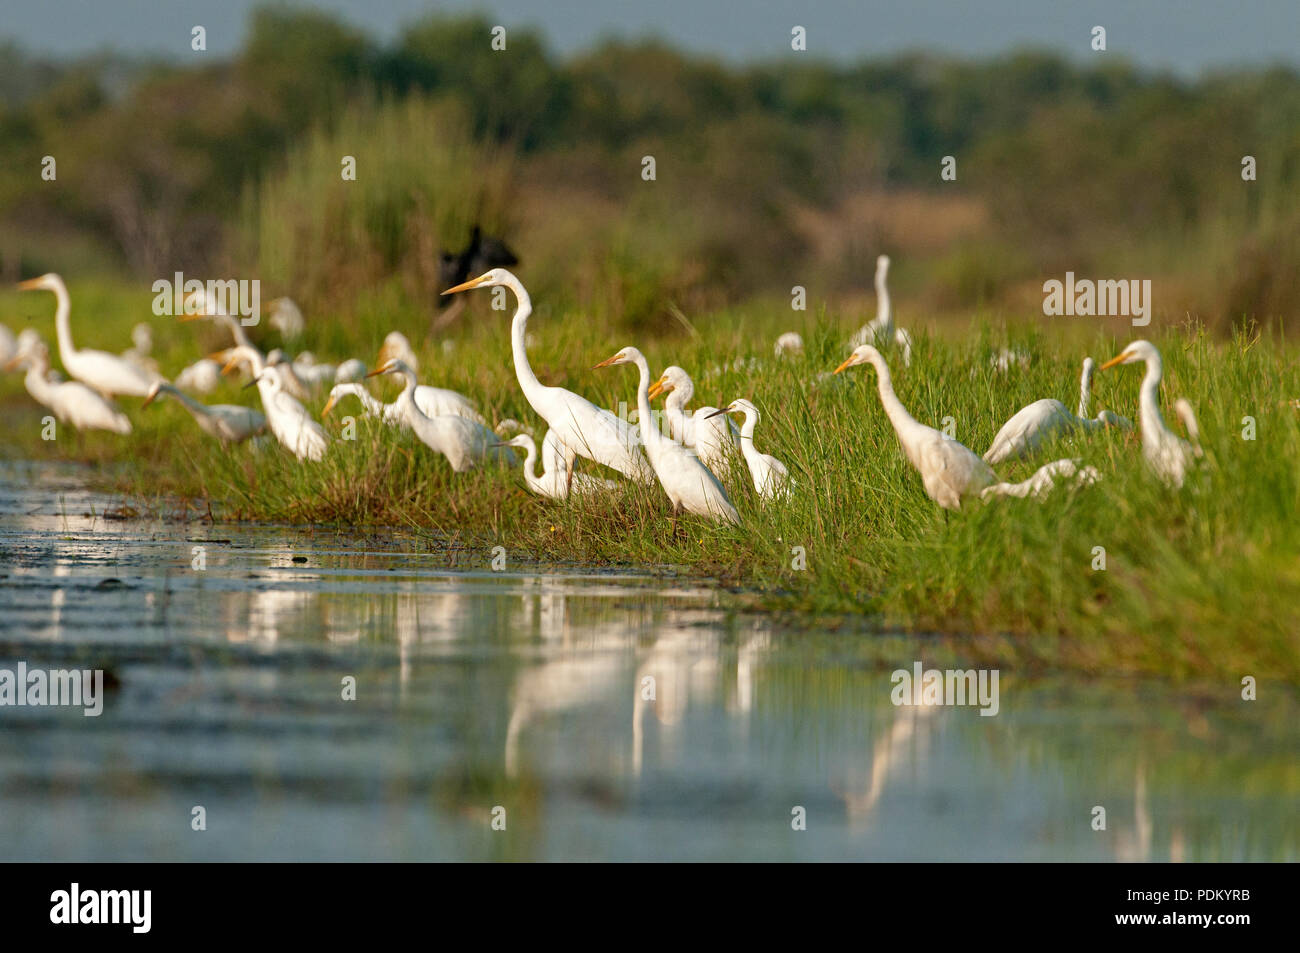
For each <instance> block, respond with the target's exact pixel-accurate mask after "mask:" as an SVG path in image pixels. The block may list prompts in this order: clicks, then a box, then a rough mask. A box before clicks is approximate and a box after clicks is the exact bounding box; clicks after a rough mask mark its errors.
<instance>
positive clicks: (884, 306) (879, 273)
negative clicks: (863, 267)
mask: <svg viewBox="0 0 1300 953" xmlns="http://www.w3.org/2000/svg"><path fill="white" fill-rule="evenodd" d="M888 273H889V269H888V268H877V269H876V321H877V322H879V323H880V325H881V326H882V327H886V328H889V327H893V316H892V315H891V314H890V310H889V286H888V285H887V284H886V282H885V279H886V276H887V275H888Z"/></svg>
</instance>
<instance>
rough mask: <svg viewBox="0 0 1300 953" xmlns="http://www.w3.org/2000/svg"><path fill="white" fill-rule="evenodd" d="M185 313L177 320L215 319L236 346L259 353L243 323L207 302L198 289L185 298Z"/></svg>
mask: <svg viewBox="0 0 1300 953" xmlns="http://www.w3.org/2000/svg"><path fill="white" fill-rule="evenodd" d="M184 311H185V313H184V314H182V315H180V316H179V317H178V318H177V320H179V321H202V320H208V321H215V322H216V323H217V324H220V325H221V326H222V327H224V328H225V329H226V330H227V331H229V332H230V336H231V337H232V338H234V339H235V346H236V347H249V348H252V349H253V350H255V351H257V353H258V354H261V353H262V352H261V350H259V349H258V348H257V346H256V345H255V344H254V343H253V342H252V340H250V339H249V337H248V332H247V331H245V330H244V323H243V321H242V320H240V319H239V318H236V317H235V316H234V315H232V314H227V313H226V312H224V311H218V310H217V309H216V307H215V306H211V305H209V304H208V301H207V298H206V297H205V296H204V295H203V293H202V292H200V291H193V292H190V294H189V295H188V296H187V297H186V298H185V308H184Z"/></svg>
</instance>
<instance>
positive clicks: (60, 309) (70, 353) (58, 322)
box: [54, 281, 77, 368]
mask: <svg viewBox="0 0 1300 953" xmlns="http://www.w3.org/2000/svg"><path fill="white" fill-rule="evenodd" d="M54 300H55V302H56V305H55V309H54V330H55V334H56V336H57V337H58V339H59V360H61V361H63V366H64V367H65V368H66V367H67V366H68V361H70V360H72V361H75V360H76V358H77V349H76V347H74V346H73V344H72V320H71V312H72V302H71V300H69V298H68V289H67V288H65V287H64V286H63V282H61V281H60V282H59V283H58V284H56V285H55V286H54Z"/></svg>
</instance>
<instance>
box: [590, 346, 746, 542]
mask: <svg viewBox="0 0 1300 953" xmlns="http://www.w3.org/2000/svg"><path fill="white" fill-rule="evenodd" d="M615 364H635V365H636V367H637V370H638V371H639V372H640V377H639V378H638V382H637V390H636V405H637V412H638V420H639V422H640V426H641V441H642V443H643V444H644V445H645V452H646V456H647V457H648V458H649V460H650V466H651V467H653V468H654V473H655V476H657V477H658V478H659V484H660V485H661V486H662V487H663V488H664V492H665V493H667V494H668V499H669V500H671V501H672V504H673V516H674V517H676V515H677V513H679V512H680V511H682V510H685V511H686V512H687V513H694V514H695V515H696V516H707V517H709V518H711V519H718V520H725V521H726V522H728V523H737V524H738V523H739V522H740V514H739V513H737V512H736V508H735V507H734V506H732V504H731V500H730V499H729V498H728V497H727V491H726V489H724V488H723V486H722V483H721V482H720V481H719V480H718V478H717V477H716V476H714V475H713V473H712V471H710V470H709V468H708V467H706V466H705V465H704V464H703V463H701V462H700V458H699V457H698V456H696V455H695V454H694V453H691V451H689V450H687V449H686V448H685V447H683V446H682V445H681V444H679V443H677V442H676V441H675V440H672V439H670V438H668V437H665V436H664V435H663V434H662V433H660V432H659V428H658V427H656V426H655V425H654V421H653V417H652V415H651V413H650V365H649V364H648V363H646V359H645V355H643V354H642V353H641V352H640V351H638V350H637V349H636V348H634V347H625V348H623V349H622V350H621V351H619V352H618V353H617V354H615V355H614V356H613V357H610V358H606V359H605V360H603V361H601V362H600V363H599V364H597V365H596V367H610V366H613V365H615Z"/></svg>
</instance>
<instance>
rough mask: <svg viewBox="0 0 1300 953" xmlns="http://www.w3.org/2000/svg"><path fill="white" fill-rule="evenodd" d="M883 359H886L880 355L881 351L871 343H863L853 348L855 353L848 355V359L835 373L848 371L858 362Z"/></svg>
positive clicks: (871, 361)
mask: <svg viewBox="0 0 1300 953" xmlns="http://www.w3.org/2000/svg"><path fill="white" fill-rule="evenodd" d="M883 360H884V359H883V358H882V357H881V356H880V352H879V351H877V350H876V349H875V348H874V347H872V346H871V345H870V344H863V345H861V346H859V347H855V348H854V349H853V353H852V354H850V355H849V356H848V359H847V360H846V361H845V362H844V363H843V364H841V365H840V366H839V367H837V368H835V373H836V374H838V373H840V372H841V371H846V370H848V369H849V368H850V367H854V366H856V365H858V364H876V363H877V362H878V361H883Z"/></svg>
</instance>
